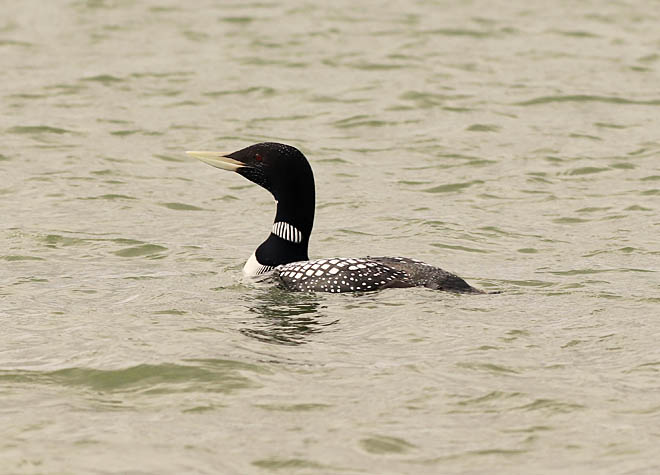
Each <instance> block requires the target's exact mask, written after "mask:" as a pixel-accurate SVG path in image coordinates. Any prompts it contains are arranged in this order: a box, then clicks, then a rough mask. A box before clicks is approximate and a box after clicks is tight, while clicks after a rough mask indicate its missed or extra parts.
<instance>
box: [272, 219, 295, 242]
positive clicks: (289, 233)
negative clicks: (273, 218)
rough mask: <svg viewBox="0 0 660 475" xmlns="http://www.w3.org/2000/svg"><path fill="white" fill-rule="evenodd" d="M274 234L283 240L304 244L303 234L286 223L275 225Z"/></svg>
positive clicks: (281, 222) (280, 222) (279, 222)
mask: <svg viewBox="0 0 660 475" xmlns="http://www.w3.org/2000/svg"><path fill="white" fill-rule="evenodd" d="M272 233H273V234H274V235H275V236H278V237H281V238H282V239H284V240H286V241H290V242H295V243H299V242H302V233H301V232H300V231H299V230H298V229H296V228H295V227H293V226H292V225H290V224H289V223H285V222H284V221H278V222H276V223H274V224H273V231H272Z"/></svg>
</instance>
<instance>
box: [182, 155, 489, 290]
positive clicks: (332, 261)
mask: <svg viewBox="0 0 660 475" xmlns="http://www.w3.org/2000/svg"><path fill="white" fill-rule="evenodd" d="M186 153H187V154H188V155H189V156H192V157H194V158H197V159H199V160H201V161H202V162H205V163H207V164H209V165H211V166H213V167H216V168H219V169H222V170H228V171H232V172H235V173H237V174H239V175H241V176H243V177H245V178H247V179H248V180H250V181H251V182H253V183H256V184H257V185H259V186H261V187H263V188H265V189H266V190H268V191H269V192H270V193H271V194H272V195H273V197H274V198H275V202H276V203H277V210H276V213H275V219H274V222H273V226H272V228H271V232H270V234H269V235H268V238H266V240H265V241H264V242H262V243H261V244H260V245H259V247H257V249H256V250H255V251H254V253H253V254H252V255H251V256H250V258H249V259H248V260H247V262H246V263H245V266H244V267H243V273H244V274H245V275H246V276H249V277H260V276H269V277H272V279H274V280H275V282H276V283H278V284H279V285H280V286H281V287H283V288H284V289H286V290H290V291H300V292H329V293H343V292H353V293H361V292H370V291H377V290H381V289H386V288H404V287H427V288H429V289H434V290H443V291H450V292H455V293H484V292H483V291H481V290H479V289H477V288H475V287H472V286H471V285H470V284H468V283H467V282H466V281H465V280H463V279H462V278H460V277H458V276H457V275H455V274H452V273H451V272H447V271H445V270H443V269H441V268H439V267H435V266H432V265H430V264H426V263H425V262H422V261H419V260H417V259H412V258H408V257H370V256H367V257H360V258H346V257H334V258H323V259H314V260H310V259H309V256H308V252H307V248H308V245H309V238H310V235H311V233H312V227H313V225H314V210H315V185H314V174H313V172H312V167H311V165H310V164H309V161H308V160H307V158H306V157H305V155H303V153H302V152H301V151H300V150H298V149H297V148H295V147H293V146H291V145H285V144H281V143H275V142H263V143H258V144H254V145H250V146H248V147H246V148H243V149H241V150H238V151H236V152H232V153H223V152H214V151H189V152H186Z"/></svg>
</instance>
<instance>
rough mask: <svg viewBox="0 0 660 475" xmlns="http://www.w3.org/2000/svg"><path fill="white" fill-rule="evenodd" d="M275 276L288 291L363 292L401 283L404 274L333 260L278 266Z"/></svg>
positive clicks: (363, 261) (365, 262) (362, 262)
mask: <svg viewBox="0 0 660 475" xmlns="http://www.w3.org/2000/svg"><path fill="white" fill-rule="evenodd" d="M275 275H276V276H277V278H278V279H279V281H280V282H281V283H282V284H283V285H284V286H285V287H286V288H288V289H290V290H298V291H320V292H333V293H335V292H367V291H370V290H378V289H382V288H386V287H389V286H395V285H398V283H400V282H403V281H405V280H406V279H407V278H408V275H407V274H406V273H405V272H402V271H399V270H396V269H394V268H392V267H390V266H388V265H386V264H382V263H380V262H377V261H372V260H370V259H369V258H359V259H356V258H334V259H329V260H328V259H318V260H313V261H301V262H292V263H289V264H285V265H281V266H278V267H277V268H276V269H275Z"/></svg>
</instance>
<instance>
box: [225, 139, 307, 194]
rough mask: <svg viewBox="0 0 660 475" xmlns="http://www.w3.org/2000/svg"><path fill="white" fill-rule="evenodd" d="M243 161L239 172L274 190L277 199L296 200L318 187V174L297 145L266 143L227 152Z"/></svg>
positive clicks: (254, 181) (238, 160) (237, 159)
mask: <svg viewBox="0 0 660 475" xmlns="http://www.w3.org/2000/svg"><path fill="white" fill-rule="evenodd" d="M225 157H227V158H231V159H233V160H236V161H237V162H240V163H241V164H243V166H241V167H239V168H238V169H237V170H236V173H238V174H239V175H242V176H244V177H245V178H247V179H248V180H250V181H251V182H253V183H256V184H257V185H259V186H262V187H263V188H266V189H267V190H268V191H270V192H271V193H272V194H273V196H274V197H275V200H277V201H278V202H279V201H282V200H284V201H287V200H288V199H291V200H295V199H296V198H297V197H302V196H303V195H305V194H308V191H309V188H310V187H311V189H312V190H313V189H314V175H313V174H312V169H311V167H310V166H309V162H308V161H307V159H306V158H305V156H304V155H303V154H302V153H301V152H300V150H298V149H297V148H295V147H291V146H290V145H284V144H281V143H274V142H264V143H258V144H255V145H250V146H249V147H246V148H244V149H242V150H238V151H237V152H233V153H230V154H228V155H225Z"/></svg>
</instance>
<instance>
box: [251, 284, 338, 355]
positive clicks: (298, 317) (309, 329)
mask: <svg viewBox="0 0 660 475" xmlns="http://www.w3.org/2000/svg"><path fill="white" fill-rule="evenodd" d="M249 299H250V305H249V306H248V311H249V312H252V313H254V314H256V315H257V318H256V319H252V320H250V321H248V322H245V323H246V324H248V325H249V327H244V328H242V329H241V330H240V331H241V333H242V334H244V335H246V336H249V337H251V338H255V339H257V340H260V341H264V342H268V343H275V344H280V345H302V344H305V343H307V342H308V341H309V340H310V339H311V337H312V336H313V335H315V334H317V333H320V332H322V331H323V330H324V329H326V328H327V327H329V326H331V325H334V324H335V323H337V320H334V321H328V320H327V317H325V316H324V315H323V314H322V313H321V310H322V309H323V308H324V306H323V305H322V299H321V298H320V297H318V296H316V295H314V294H306V293H302V292H289V291H286V290H282V289H280V288H277V287H270V288H268V289H258V290H256V291H255V292H254V293H251V295H250V296H249Z"/></svg>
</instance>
